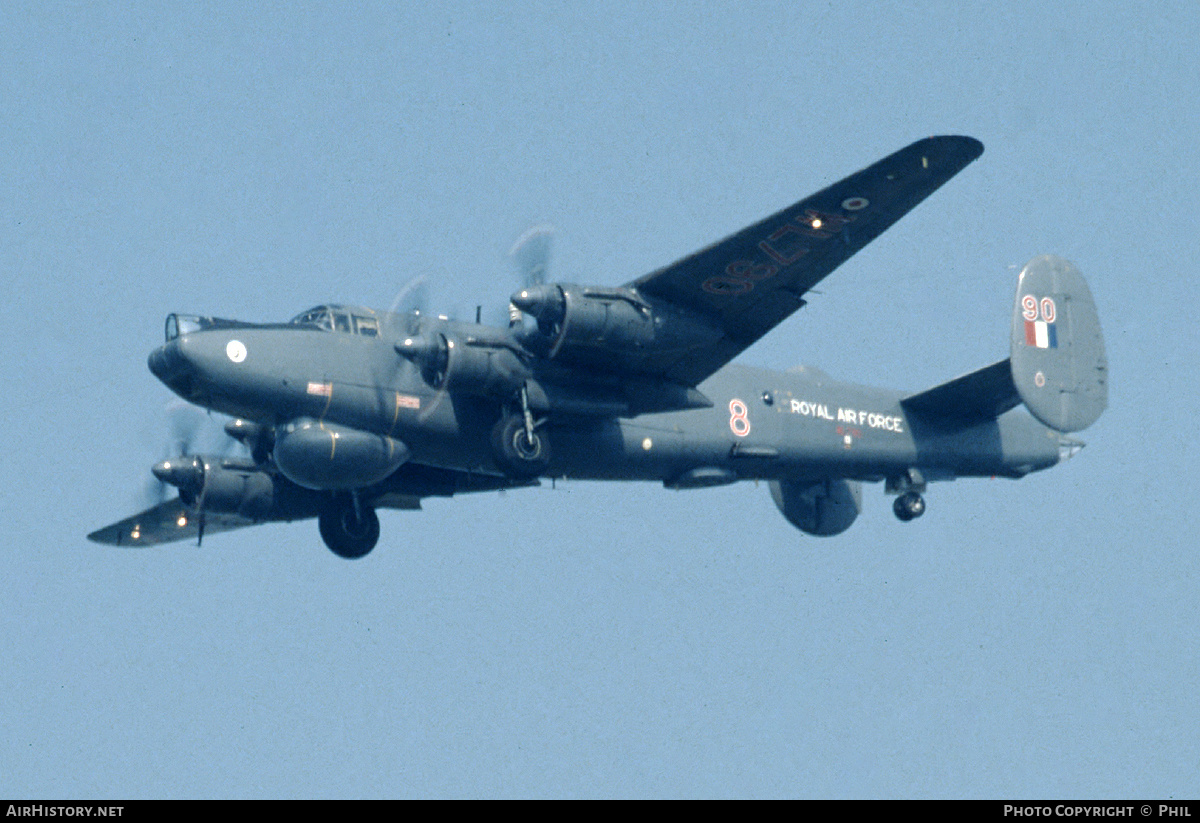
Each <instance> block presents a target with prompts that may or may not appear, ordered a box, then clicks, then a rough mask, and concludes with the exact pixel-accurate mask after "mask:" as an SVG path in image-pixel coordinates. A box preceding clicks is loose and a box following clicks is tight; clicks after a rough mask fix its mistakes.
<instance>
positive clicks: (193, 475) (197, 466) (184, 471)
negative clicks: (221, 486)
mask: <svg viewBox="0 0 1200 823" xmlns="http://www.w3.org/2000/svg"><path fill="white" fill-rule="evenodd" d="M150 471H151V472H152V473H153V474H154V476H155V477H157V478H158V479H159V480H161V481H162V482H163V483H169V484H171V485H172V486H174V487H176V488H177V489H179V491H180V492H182V493H184V494H195V493H197V492H199V491H200V489H201V487H202V486H203V485H204V464H203V463H202V462H200V458H198V457H177V458H175V459H172V460H163V461H161V462H159V463H155V464H154V465H153V466H152V467H151V468H150Z"/></svg>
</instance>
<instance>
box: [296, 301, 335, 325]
mask: <svg viewBox="0 0 1200 823" xmlns="http://www.w3.org/2000/svg"><path fill="white" fill-rule="evenodd" d="M292 323H294V324H295V325H297V326H316V327H317V328H319V329H325V330H326V331H332V330H333V319H332V317H331V316H330V312H329V308H328V307H327V306H317V307H316V308H315V309H309V310H308V311H306V312H304V313H302V314H298V315H296V316H295V317H293V318H292Z"/></svg>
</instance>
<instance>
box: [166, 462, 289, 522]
mask: <svg viewBox="0 0 1200 823" xmlns="http://www.w3.org/2000/svg"><path fill="white" fill-rule="evenodd" d="M184 502H185V503H186V502H188V501H186V500H185V501H184ZM274 503H275V481H274V480H273V479H271V476H270V475H269V474H267V473H266V472H262V471H248V470H244V469H230V468H225V467H224V466H214V465H211V464H210V465H208V466H207V467H206V468H205V472H204V510H205V511H210V512H220V513H221V514H240V515H241V516H242V517H248V518H250V519H251V520H259V519H261V518H264V517H266V516H267V515H268V514H270V513H271V507H272V506H273V505H274ZM193 505H195V501H194V502H193Z"/></svg>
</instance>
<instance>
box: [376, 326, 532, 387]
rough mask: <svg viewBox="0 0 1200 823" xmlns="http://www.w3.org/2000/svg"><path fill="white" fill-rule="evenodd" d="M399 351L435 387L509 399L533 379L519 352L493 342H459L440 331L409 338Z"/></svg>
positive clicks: (402, 342)
mask: <svg viewBox="0 0 1200 823" xmlns="http://www.w3.org/2000/svg"><path fill="white" fill-rule="evenodd" d="M396 352H397V353H398V354H400V355H401V356H403V357H407V358H408V359H410V360H412V361H413V362H414V363H416V364H417V365H418V366H419V367H420V369H421V376H422V378H424V380H425V382H426V383H428V384H429V385H430V386H433V387H434V388H439V389H440V388H442V387H443V386H444V387H447V388H449V389H453V390H454V391H462V392H466V393H468V394H474V395H479V396H483V397H508V396H510V395H512V394H514V393H516V392H517V391H518V390H519V389H520V388H521V386H522V385H524V384H525V381H526V380H527V379H528V378H529V377H530V372H529V369H528V368H527V367H526V366H525V364H524V363H522V362H521V359H520V358H519V357H517V355H516V353H515V352H513V351H512V349H510V348H506V347H505V346H503V345H495V344H494V342H493V341H478V340H466V341H464V340H460V339H456V338H454V337H448V336H446V335H445V334H442V333H441V332H433V333H430V334H424V335H418V336H415V337H408V338H405V339H404V340H402V341H401V342H399V343H397V344H396Z"/></svg>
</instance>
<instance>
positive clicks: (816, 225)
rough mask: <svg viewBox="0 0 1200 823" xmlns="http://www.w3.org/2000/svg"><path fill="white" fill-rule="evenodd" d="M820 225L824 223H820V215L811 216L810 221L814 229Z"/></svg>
mask: <svg viewBox="0 0 1200 823" xmlns="http://www.w3.org/2000/svg"><path fill="white" fill-rule="evenodd" d="M822 225H824V224H823V223H821V218H820V217H814V218H813V221H812V227H813V228H814V229H819V228H821V226H822Z"/></svg>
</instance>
